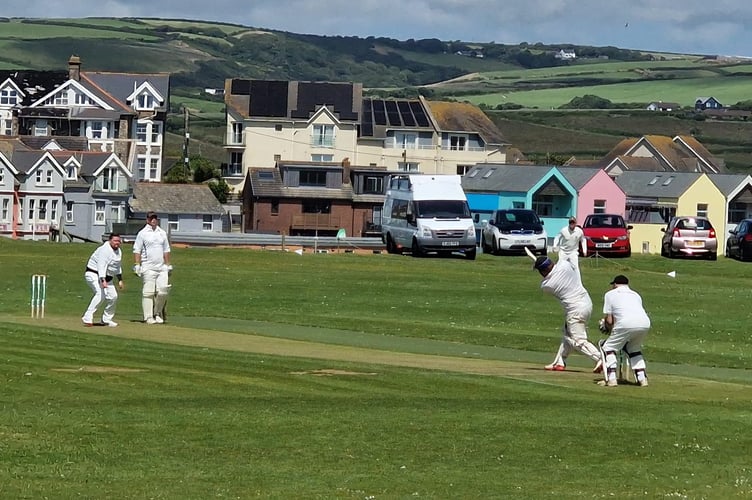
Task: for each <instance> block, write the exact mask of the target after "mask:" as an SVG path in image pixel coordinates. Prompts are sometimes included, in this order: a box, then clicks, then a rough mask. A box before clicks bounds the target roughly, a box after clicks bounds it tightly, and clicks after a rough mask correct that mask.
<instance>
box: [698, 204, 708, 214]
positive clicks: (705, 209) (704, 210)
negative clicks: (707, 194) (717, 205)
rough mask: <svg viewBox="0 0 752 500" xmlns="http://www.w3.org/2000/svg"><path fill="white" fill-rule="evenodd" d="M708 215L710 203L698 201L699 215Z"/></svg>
mask: <svg viewBox="0 0 752 500" xmlns="http://www.w3.org/2000/svg"><path fill="white" fill-rule="evenodd" d="M707 216H708V204H707V203H698V204H697V217H707Z"/></svg>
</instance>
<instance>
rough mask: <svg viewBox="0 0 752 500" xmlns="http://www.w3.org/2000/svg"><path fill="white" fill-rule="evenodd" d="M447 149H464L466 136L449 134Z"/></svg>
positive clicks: (465, 147)
mask: <svg viewBox="0 0 752 500" xmlns="http://www.w3.org/2000/svg"><path fill="white" fill-rule="evenodd" d="M449 149H450V150H452V151H465V150H466V149H467V137H465V136H464V135H450V136H449Z"/></svg>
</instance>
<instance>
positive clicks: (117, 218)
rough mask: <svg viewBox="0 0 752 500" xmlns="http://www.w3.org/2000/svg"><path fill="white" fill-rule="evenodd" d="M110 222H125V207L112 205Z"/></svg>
mask: <svg viewBox="0 0 752 500" xmlns="http://www.w3.org/2000/svg"><path fill="white" fill-rule="evenodd" d="M110 222H125V207H124V206H123V204H122V203H113V204H112V205H110Z"/></svg>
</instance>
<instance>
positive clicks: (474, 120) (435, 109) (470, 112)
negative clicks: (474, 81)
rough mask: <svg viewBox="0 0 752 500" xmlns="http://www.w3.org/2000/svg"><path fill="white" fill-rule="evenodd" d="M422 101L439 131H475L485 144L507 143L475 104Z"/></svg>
mask: <svg viewBox="0 0 752 500" xmlns="http://www.w3.org/2000/svg"><path fill="white" fill-rule="evenodd" d="M421 99H422V98H421ZM423 102H424V103H425V104H426V107H427V108H428V110H429V111H430V113H431V116H432V117H433V120H434V122H435V123H436V128H437V129H438V130H439V131H441V132H468V131H469V132H477V133H478V134H479V135H480V136H481V137H482V138H483V140H484V141H485V142H486V144H493V145H497V146H499V145H506V144H508V142H507V141H505V140H504V137H503V136H502V135H501V132H500V131H499V129H498V127H496V125H495V124H494V122H492V121H491V119H490V118H489V117H488V115H486V114H485V113H484V112H483V110H481V109H480V108H478V107H477V106H473V105H472V104H469V103H466V102H444V101H426V100H423Z"/></svg>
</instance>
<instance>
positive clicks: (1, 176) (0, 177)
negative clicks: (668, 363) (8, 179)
mask: <svg viewBox="0 0 752 500" xmlns="http://www.w3.org/2000/svg"><path fill="white" fill-rule="evenodd" d="M3 184H5V169H4V168H0V186H2V185H3Z"/></svg>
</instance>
